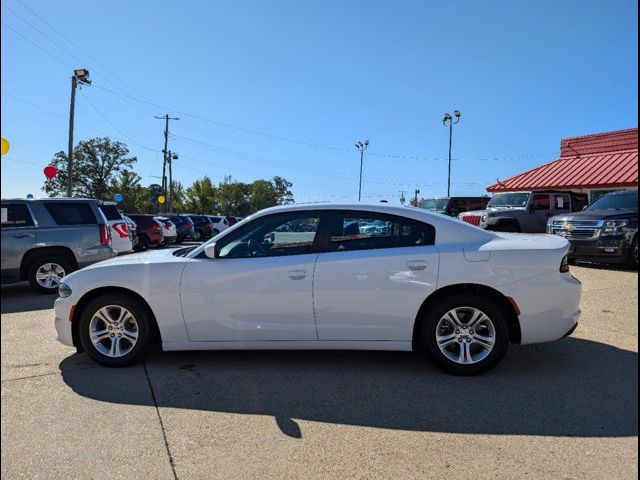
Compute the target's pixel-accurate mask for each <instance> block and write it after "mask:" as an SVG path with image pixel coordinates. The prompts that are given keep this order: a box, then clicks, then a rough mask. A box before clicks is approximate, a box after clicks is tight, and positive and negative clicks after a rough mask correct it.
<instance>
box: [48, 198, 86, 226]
mask: <svg viewBox="0 0 640 480" xmlns="http://www.w3.org/2000/svg"><path fill="white" fill-rule="evenodd" d="M44 207H45V208H46V209H47V212H49V215H51V218H53V221H54V222H56V224H58V225H96V224H97V223H98V220H97V218H96V216H95V214H94V213H93V210H92V208H91V205H89V204H88V203H76V202H73V203H72V202H46V203H45V204H44Z"/></svg>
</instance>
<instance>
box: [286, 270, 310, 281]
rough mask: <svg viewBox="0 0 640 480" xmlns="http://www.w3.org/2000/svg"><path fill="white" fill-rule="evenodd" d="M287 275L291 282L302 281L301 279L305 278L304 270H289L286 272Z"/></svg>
mask: <svg viewBox="0 0 640 480" xmlns="http://www.w3.org/2000/svg"><path fill="white" fill-rule="evenodd" d="M288 275H289V278H290V279H291V280H302V279H303V278H307V272H306V270H291V271H290V272H288Z"/></svg>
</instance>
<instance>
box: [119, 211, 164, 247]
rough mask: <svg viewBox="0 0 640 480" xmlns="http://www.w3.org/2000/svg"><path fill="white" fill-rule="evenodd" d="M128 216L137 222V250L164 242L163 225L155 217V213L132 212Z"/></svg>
mask: <svg viewBox="0 0 640 480" xmlns="http://www.w3.org/2000/svg"><path fill="white" fill-rule="evenodd" d="M127 216H128V217H129V218H130V219H131V220H133V221H134V222H135V223H136V230H137V232H138V244H137V245H136V247H135V250H136V251H137V252H141V251H143V250H147V249H148V248H152V247H157V246H159V245H161V244H162V242H163V241H164V234H163V233H162V232H163V226H162V224H161V223H160V222H158V221H157V220H156V219H154V218H153V215H146V214H139V213H130V214H128V215H127Z"/></svg>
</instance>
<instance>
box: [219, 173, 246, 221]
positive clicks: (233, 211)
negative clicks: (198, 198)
mask: <svg viewBox="0 0 640 480" xmlns="http://www.w3.org/2000/svg"><path fill="white" fill-rule="evenodd" d="M215 203H217V204H218V205H220V209H219V212H222V213H225V214H227V215H233V216H237V217H246V216H247V215H249V213H251V186H250V185H249V184H247V183H242V182H234V181H231V177H225V179H224V181H223V182H222V183H220V184H219V185H218V189H217V193H216V197H215Z"/></svg>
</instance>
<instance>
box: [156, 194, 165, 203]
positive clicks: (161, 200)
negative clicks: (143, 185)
mask: <svg viewBox="0 0 640 480" xmlns="http://www.w3.org/2000/svg"><path fill="white" fill-rule="evenodd" d="M164 201H165V198H164V195H160V196H159V197H158V203H164Z"/></svg>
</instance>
